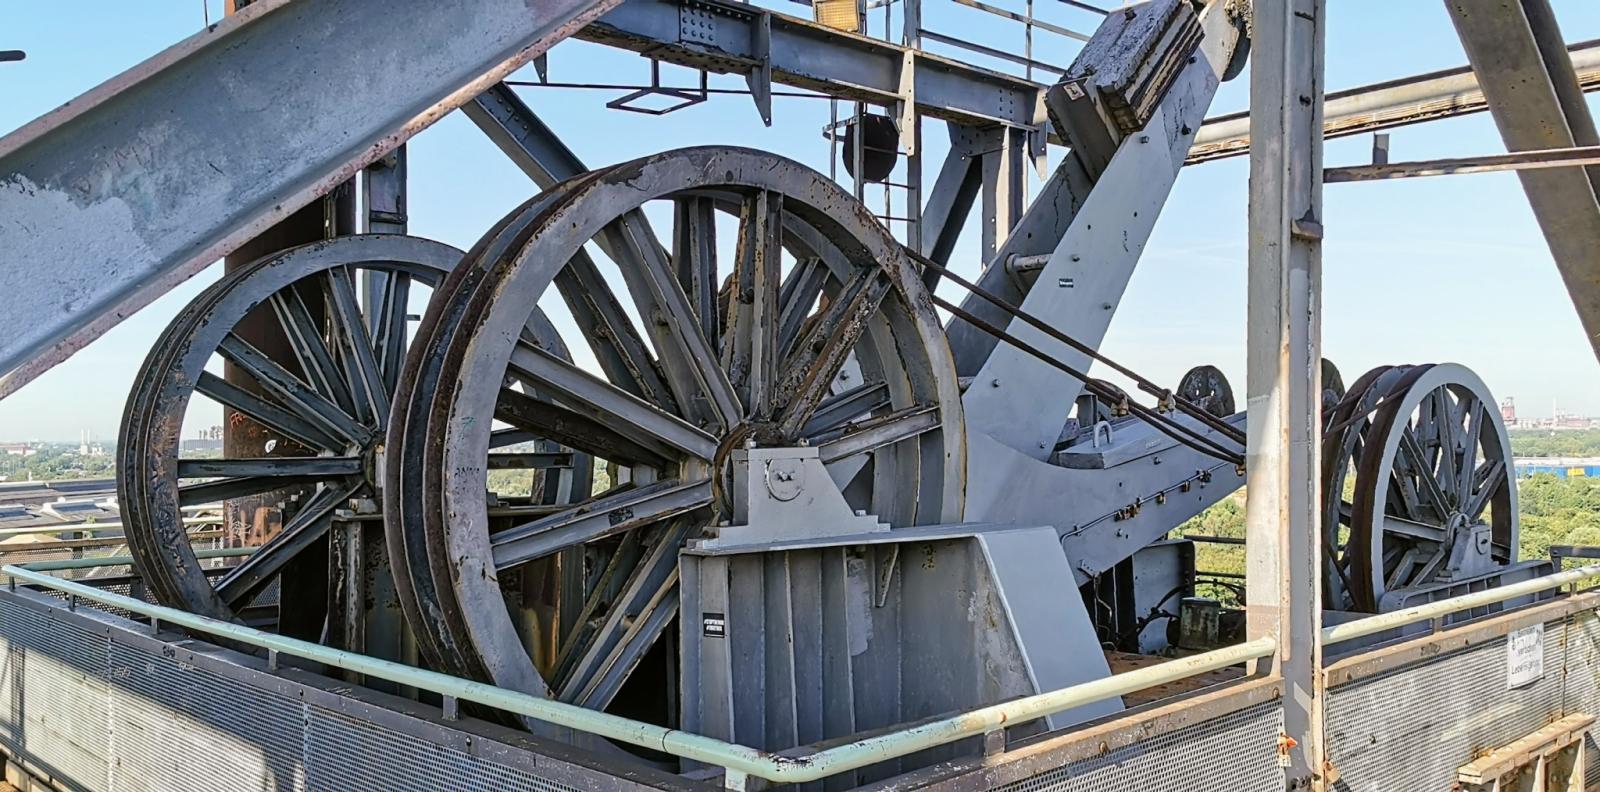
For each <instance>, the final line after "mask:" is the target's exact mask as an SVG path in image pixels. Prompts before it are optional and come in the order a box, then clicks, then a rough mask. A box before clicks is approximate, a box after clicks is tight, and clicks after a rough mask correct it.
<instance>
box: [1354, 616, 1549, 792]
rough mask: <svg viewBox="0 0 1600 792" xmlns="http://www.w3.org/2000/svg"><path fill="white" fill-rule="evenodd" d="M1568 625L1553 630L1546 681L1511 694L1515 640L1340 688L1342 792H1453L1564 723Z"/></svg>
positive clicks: (1486, 644)
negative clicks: (1473, 767)
mask: <svg viewBox="0 0 1600 792" xmlns="http://www.w3.org/2000/svg"><path fill="white" fill-rule="evenodd" d="M1568 644H1569V635H1568V631H1567V629H1566V621H1565V620H1564V619H1563V620H1556V621H1551V622H1547V623H1546V624H1545V631H1544V673H1543V675H1542V676H1540V678H1539V679H1538V680H1537V681H1535V682H1532V683H1531V684H1527V685H1525V686H1522V687H1518V688H1515V689H1512V688H1509V687H1508V684H1507V683H1508V679H1507V656H1506V638H1505V636H1500V637H1498V638H1495V639H1492V640H1487V641H1485V642H1483V643H1480V644H1478V645H1476V646H1473V647H1470V648H1467V649H1461V650H1458V651H1453V652H1448V653H1444V654H1440V655H1437V656H1435V657H1432V658H1429V659H1427V660H1422V661H1419V662H1415V663H1412V664H1409V665H1406V666H1404V667H1401V668H1398V669H1395V670H1392V671H1387V672H1385V673H1383V674H1381V675H1377V676H1370V677H1366V678H1363V679H1358V680H1356V681H1354V682H1350V683H1347V684H1344V685H1339V686H1336V687H1333V688H1331V689H1330V690H1329V692H1328V700H1327V710H1326V717H1327V720H1326V724H1327V732H1326V734H1327V742H1328V757H1329V760H1330V761H1332V763H1333V766H1334V767H1335V768H1336V769H1337V771H1338V773H1339V778H1338V781H1337V782H1336V784H1335V788H1336V789H1337V790H1339V791H1340V792H1403V791H1404V790H1447V789H1450V788H1451V787H1452V785H1453V784H1454V783H1455V780H1456V770H1457V768H1459V767H1460V766H1461V765H1464V764H1466V763H1467V762H1469V761H1471V760H1472V759H1473V758H1475V757H1476V756H1479V755H1481V754H1483V753H1484V752H1486V751H1488V750H1491V749H1494V748H1497V747H1500V746H1502V745H1506V744H1508V743H1510V742H1513V741H1515V740H1516V739H1517V738H1519V737H1522V736H1524V735H1526V734H1528V733H1530V732H1533V731H1535V730H1537V729H1539V728H1540V727H1542V726H1544V725H1546V724H1548V723H1550V722H1551V721H1554V720H1556V719H1558V718H1560V717H1561V716H1562V715H1563V714H1565V707H1566V695H1565V692H1566V690H1565V688H1566V678H1567V674H1566V672H1565V670H1564V665H1565V664H1566V649H1567V646H1568Z"/></svg>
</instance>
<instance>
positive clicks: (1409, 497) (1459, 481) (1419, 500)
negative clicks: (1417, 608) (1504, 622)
mask: <svg viewBox="0 0 1600 792" xmlns="http://www.w3.org/2000/svg"><path fill="white" fill-rule="evenodd" d="M1494 404H1495V402H1494V399H1493V397H1492V396H1491V395H1490V393H1489V391H1488V388H1486V387H1485V386H1484V384H1483V382H1482V380H1480V379H1479V378H1478V377H1477V376H1476V375H1475V374H1473V373H1472V372H1471V371H1469V370H1467V369H1466V368H1464V367H1462V366H1458V365H1454V364H1440V365H1425V366H1395V367H1384V368H1379V369H1375V370H1373V371H1371V372H1368V373H1367V374H1366V375H1365V376H1363V377H1362V378H1361V379H1360V380H1358V381H1357V382H1356V383H1354V384H1353V385H1352V386H1351V388H1350V390H1349V391H1348V392H1347V393H1346V394H1345V397H1344V398H1343V399H1342V400H1341V401H1340V402H1339V404H1338V405H1337V406H1336V407H1335V408H1334V410H1333V411H1332V414H1331V415H1329V416H1328V418H1327V420H1328V431H1327V432H1326V434H1325V436H1324V441H1323V443H1324V445H1323V487H1324V499H1325V507H1324V515H1323V520H1324V539H1325V541H1326V545H1325V547H1324V551H1325V555H1326V560H1325V562H1324V570H1325V574H1324V577H1323V585H1324V598H1325V600H1326V605H1327V607H1329V608H1336V609H1341V610H1355V611H1363V612H1370V613H1375V612H1379V611H1382V610H1384V609H1385V608H1386V605H1385V597H1386V596H1387V595H1389V594H1390V593H1391V592H1396V591H1400V590H1404V589H1410V588H1415V587H1418V586H1424V585H1428V584H1433V583H1442V582H1448V581H1452V580H1462V579H1467V578H1470V577H1474V576H1477V575H1481V574H1484V573H1486V572H1490V571H1492V570H1494V569H1496V568H1499V567H1503V566H1506V565H1509V564H1510V563H1512V562H1513V561H1515V560H1516V547H1517V501H1516V486H1515V484H1514V482H1513V481H1512V476H1511V472H1512V460H1511V447H1510V443H1509V441H1508V439H1507V435H1506V430H1505V426H1504V424H1503V423H1502V422H1501V421H1500V419H1499V415H1498V414H1497V413H1496V412H1495V411H1494V409H1493V405H1494Z"/></svg>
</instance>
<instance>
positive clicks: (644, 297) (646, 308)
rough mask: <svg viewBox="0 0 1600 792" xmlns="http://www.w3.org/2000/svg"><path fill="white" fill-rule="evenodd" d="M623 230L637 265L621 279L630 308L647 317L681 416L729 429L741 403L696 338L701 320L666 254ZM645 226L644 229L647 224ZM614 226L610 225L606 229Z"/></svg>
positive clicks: (708, 346) (636, 232)
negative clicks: (628, 295) (630, 300)
mask: <svg viewBox="0 0 1600 792" xmlns="http://www.w3.org/2000/svg"><path fill="white" fill-rule="evenodd" d="M624 219H627V217H625V218H624ZM642 222H643V221H642V220H641V223H642ZM622 225H623V226H624V228H625V229H626V230H627V232H628V233H627V235H626V239H627V242H628V244H627V246H626V248H627V250H628V251H630V254H631V255H633V256H634V257H635V258H636V259H637V261H638V264H637V266H634V267H623V269H622V274H623V279H624V280H625V281H627V283H628V292H629V293H630V294H632V295H633V304H634V306H635V307H637V308H638V309H639V314H640V315H641V316H643V317H645V323H646V325H647V326H648V327H649V329H650V334H651V338H652V340H654V341H655V346H656V351H657V352H658V353H659V354H660V355H661V363H662V369H663V372H664V374H665V376H666V378H667V383H668V385H669V386H670V387H671V388H672V390H673V393H674V395H675V396H676V397H677V399H678V403H679V405H680V406H681V407H683V410H682V411H681V413H680V414H682V415H684V416H685V417H688V418H691V419H693V420H695V421H696V422H698V423H700V424H702V425H704V426H713V427H719V428H722V429H726V428H728V427H731V426H733V425H734V424H736V423H738V420H739V418H740V416H741V415H742V414H743V413H742V411H741V410H740V407H739V397H738V395H737V394H736V393H735V392H734V389H733V385H732V384H731V383H730V382H729V381H728V375H727V374H726V373H724V372H723V370H722V368H721V367H719V366H718V365H717V354H716V347H715V346H713V345H712V343H711V340H710V339H708V338H706V337H705V335H704V334H703V333H701V332H700V320H699V318H698V317H697V316H696V315H695V313H694V310H693V309H692V308H691V307H690V305H689V297H688V295H686V294H684V292H683V289H682V288H681V287H680V286H679V285H678V279H677V278H676V277H675V276H674V275H673V269H672V265H671V263H670V262H668V261H667V257H666V253H665V252H664V251H663V250H662V249H661V246H660V245H659V244H657V243H656V242H655V240H654V238H652V237H650V235H649V234H647V233H644V232H643V231H642V230H641V229H640V228H639V225H640V223H631V224H622ZM643 225H644V227H645V228H646V229H648V227H649V226H648V223H643ZM618 226H619V223H613V224H612V225H611V226H608V228H609V229H616V228H618ZM730 332H732V330H731V328H724V334H727V333H730Z"/></svg>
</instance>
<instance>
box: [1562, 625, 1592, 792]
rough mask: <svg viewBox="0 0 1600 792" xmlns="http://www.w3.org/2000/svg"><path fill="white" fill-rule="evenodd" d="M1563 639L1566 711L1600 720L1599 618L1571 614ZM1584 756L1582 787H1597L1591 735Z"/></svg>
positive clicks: (1587, 739) (1585, 743)
mask: <svg viewBox="0 0 1600 792" xmlns="http://www.w3.org/2000/svg"><path fill="white" fill-rule="evenodd" d="M1566 635H1567V651H1566V711H1567V712H1568V713H1573V712H1582V713H1587V714H1590V715H1597V716H1600V617H1597V616H1596V614H1595V612H1594V611H1586V612H1582V613H1577V614H1574V615H1573V616H1572V617H1571V621H1570V624H1569V626H1568V627H1567V633H1566ZM1584 752H1585V753H1587V754H1588V756H1587V757H1586V759H1587V763H1586V765H1585V768H1586V775H1587V778H1585V779H1584V780H1585V783H1586V784H1587V785H1588V786H1591V787H1593V786H1596V785H1600V745H1597V744H1596V742H1595V737H1594V734H1593V733H1592V732H1591V733H1590V735H1589V736H1588V737H1587V738H1586V739H1585V741H1584Z"/></svg>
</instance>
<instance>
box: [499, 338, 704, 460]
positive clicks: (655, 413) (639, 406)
mask: <svg viewBox="0 0 1600 792" xmlns="http://www.w3.org/2000/svg"><path fill="white" fill-rule="evenodd" d="M511 369H512V374H513V375H514V376H516V377H518V378H519V379H522V380H523V381H524V382H527V383H528V384H531V385H532V386H533V387H534V388H535V389H536V390H537V391H538V393H539V394H540V395H541V396H545V397H548V398H550V399H552V400H554V401H555V402H557V403H558V404H561V405H563V406H565V407H567V408H568V409H570V410H572V411H573V412H576V413H578V414H580V415H585V416H587V417H589V418H591V419H593V420H595V421H598V422H599V423H600V424H601V425H603V426H608V427H611V428H612V429H614V430H615V431H617V432H620V433H622V434H624V435H628V436H633V437H644V438H651V439H653V440H655V441H657V442H660V443H663V444H665V445H668V446H671V447H672V448H674V449H677V450H678V451H680V452H682V453H684V454H687V455H689V456H693V457H698V458H700V459H706V460H709V459H711V457H712V455H714V454H715V453H716V448H717V441H716V439H715V438H713V437H712V436H711V435H709V434H706V433H705V432H703V431H701V430H700V429H697V428H695V427H693V426H690V425H689V424H687V423H684V422H683V421H682V420H681V419H679V418H678V417H676V416H673V415H668V414H666V413H664V412H662V411H661V410H659V409H657V408H656V407H654V406H652V405H650V404H648V403H646V402H644V401H641V400H640V399H638V398H636V397H634V396H632V395H630V394H628V393H626V392H624V391H622V390H619V389H617V388H616V387H615V386H613V385H611V384H610V383H608V382H605V381H604V380H601V379H598V378H596V377H594V376H593V375H591V374H589V373H588V372H586V371H583V370H581V369H579V368H577V367H575V366H573V365H572V364H570V363H567V362H565V361H563V360H561V359H560V358H558V357H556V356H555V355H552V354H550V353H548V352H545V351H544V350H542V349H535V348H533V347H530V346H528V345H526V344H518V345H517V347H516V349H515V350H513V351H512V353H511ZM551 439H556V438H553V437H552V438H551ZM585 450H589V451H591V453H596V454H598V453H599V452H598V451H593V450H591V449H585Z"/></svg>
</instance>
